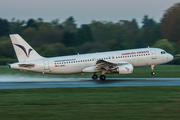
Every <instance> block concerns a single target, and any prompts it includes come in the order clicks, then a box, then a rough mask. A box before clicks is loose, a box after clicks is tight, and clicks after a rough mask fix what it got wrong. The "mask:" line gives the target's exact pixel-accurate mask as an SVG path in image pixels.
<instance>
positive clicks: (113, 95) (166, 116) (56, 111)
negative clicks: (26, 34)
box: [0, 86, 180, 120]
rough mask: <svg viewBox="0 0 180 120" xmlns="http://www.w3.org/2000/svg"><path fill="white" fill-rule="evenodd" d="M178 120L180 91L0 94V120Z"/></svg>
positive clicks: (66, 90) (109, 89)
mask: <svg viewBox="0 0 180 120" xmlns="http://www.w3.org/2000/svg"><path fill="white" fill-rule="evenodd" d="M53 119H54V120H55V119H56V120H69V119H73V120H74V119H76V120H77V119H80V120H83V119H86V120H87V119H90V120H120V119H121V120H161V119H162V120H179V119H180V87H179V86H174V87H106V88H55V89H24V90H0V120H53Z"/></svg>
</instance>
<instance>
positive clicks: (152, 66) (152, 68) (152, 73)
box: [151, 65, 156, 75]
mask: <svg viewBox="0 0 180 120" xmlns="http://www.w3.org/2000/svg"><path fill="white" fill-rule="evenodd" d="M153 70H154V65H151V71H152V72H151V75H155V74H156V73H155V72H154V71H153Z"/></svg>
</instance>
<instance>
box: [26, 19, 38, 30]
mask: <svg viewBox="0 0 180 120" xmlns="http://www.w3.org/2000/svg"><path fill="white" fill-rule="evenodd" d="M28 27H33V28H36V29H38V25H37V23H36V21H35V20H34V19H29V20H28V21H27V24H26V28H28Z"/></svg>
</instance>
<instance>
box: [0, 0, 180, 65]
mask: <svg viewBox="0 0 180 120" xmlns="http://www.w3.org/2000/svg"><path fill="white" fill-rule="evenodd" d="M100 1H101V2H100ZM100 1H98V2H95V1H94V0H93V1H91V2H90V1H88V2H87V1H86V0H85V1H81V0H78V1H76V2H72V1H69V0H67V1H63V0H62V1H59V2H58V1H56V0H52V1H51V2H50V1H49V0H45V1H44V2H43V1H42V0H39V1H36V2H30V1H26V3H25V2H24V1H22V0H18V1H14V2H13V3H12V4H11V5H9V4H7V3H8V2H10V1H9V0H7V1H4V2H2V4H1V8H0V9H1V10H0V11H1V12H0V13H2V14H1V15H2V16H0V65H6V64H8V63H12V62H16V61H17V59H16V56H15V52H14V50H13V47H12V44H11V41H10V38H9V34H20V35H21V36H22V37H23V38H24V39H25V40H26V41H27V42H28V43H29V44H30V45H31V46H32V47H33V48H34V49H36V51H37V52H38V53H39V54H40V55H42V56H45V57H53V56H64V55H72V54H77V53H80V54H83V53H93V52H102V51H113V50H123V49H134V48H142V47H148V46H149V47H158V48H162V49H165V50H166V51H167V52H169V53H171V54H173V55H177V54H179V53H180V46H179V45H180V3H177V2H176V0H172V1H171V2H169V1H167V2H165V1H164V0H159V2H155V1H151V2H148V1H146V0H145V1H146V4H145V1H141V0H137V1H136V2H130V1H128V2H127V1H126V2H125V1H124V0H120V1H119V2H118V1H117V0H113V1H104V0H100ZM138 3H139V4H138ZM53 5H54V6H53ZM58 5H59V7H58ZM27 6H29V7H27ZM74 6H75V7H74ZM158 7H159V9H158ZM165 7H167V8H165ZM46 8H47V9H46ZM51 8H52V9H51ZM162 9H163V10H162ZM53 10H54V11H53ZM150 10H151V12H149V11H150ZM35 11H36V12H35ZM73 11H74V12H73ZM90 11H91V12H90ZM156 11H157V13H156ZM159 11H161V12H159ZM144 12H147V14H146V13H144ZM58 13H59V14H58ZM66 13H67V14H66ZM77 13H79V14H77ZM130 13H131V14H130ZM132 13H135V14H132ZM148 13H149V14H150V15H151V16H154V17H150V16H149V15H148ZM159 13H162V15H161V14H159ZM38 15H39V16H38ZM58 15H59V17H60V18H57V17H58ZM61 15H62V17H63V19H64V20H62V19H61ZM67 15H69V16H68V17H66V16H67ZM40 16H44V18H43V17H40ZM76 16H77V17H78V19H76ZM105 16H106V17H105ZM114 16H116V17H114ZM129 16H130V17H129ZM131 16H132V17H131ZM136 16H137V18H138V19H137V18H136ZM140 16H141V19H140ZM18 17H19V18H18ZM52 17H54V18H55V19H52V20H50V18H52ZM65 17H66V18H65ZM133 17H134V18H133ZM111 18H112V19H111ZM169 64H180V59H179V58H176V59H175V60H174V61H172V62H171V63H169Z"/></svg>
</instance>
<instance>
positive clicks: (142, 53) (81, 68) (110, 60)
mask: <svg viewBox="0 0 180 120" xmlns="http://www.w3.org/2000/svg"><path fill="white" fill-rule="evenodd" d="M10 38H11V41H12V45H13V47H14V50H15V53H16V56H17V58H18V61H19V62H17V63H13V64H10V65H9V67H10V68H13V69H20V70H24V71H34V72H41V73H43V74H44V73H49V74H74V73H94V74H93V75H92V79H94V80H96V79H98V76H97V74H96V73H97V72H101V73H102V74H101V75H100V77H99V78H100V80H105V79H106V76H105V75H104V74H113V73H117V74H132V73H133V70H134V67H141V66H150V67H151V70H152V72H151V74H152V75H155V72H154V66H155V65H158V64H164V63H167V62H170V61H171V60H173V56H172V55H171V54H169V53H167V52H165V50H163V49H160V48H141V49H129V50H119V51H111V52H100V53H91V54H80V55H70V56H60V57H51V58H46V57H42V56H41V55H39V54H38V53H37V52H36V51H35V50H34V49H33V48H32V47H31V46H30V45H29V44H28V43H27V42H26V41H25V40H24V39H23V38H22V37H21V36H20V35H18V34H12V35H10Z"/></svg>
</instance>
